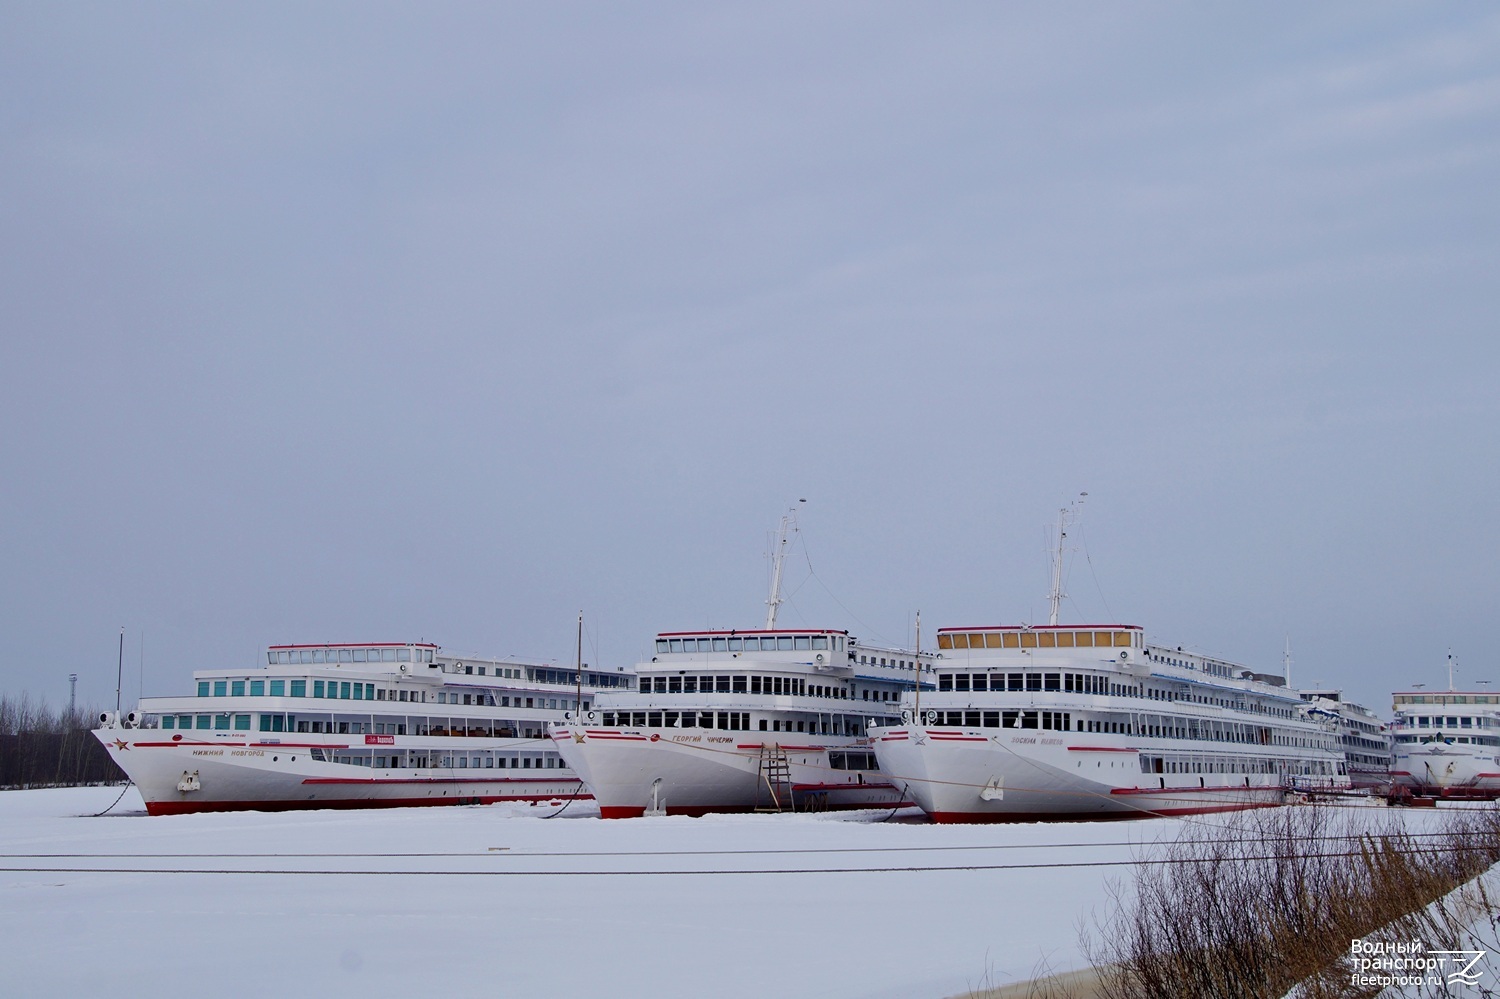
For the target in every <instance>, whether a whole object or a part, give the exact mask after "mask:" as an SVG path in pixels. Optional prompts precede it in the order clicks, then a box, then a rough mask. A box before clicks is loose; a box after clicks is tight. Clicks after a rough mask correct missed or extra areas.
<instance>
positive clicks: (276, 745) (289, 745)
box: [130, 742, 349, 749]
mask: <svg viewBox="0 0 1500 999" xmlns="http://www.w3.org/2000/svg"><path fill="white" fill-rule="evenodd" d="M130 745H131V746H139V747H142V748H147V749H171V748H173V747H177V748H180V749H188V748H201V747H203V746H210V747H212V748H214V749H348V748H349V744H348V743H340V744H337V745H335V744H334V743H331V742H132V743H131V744H130Z"/></svg>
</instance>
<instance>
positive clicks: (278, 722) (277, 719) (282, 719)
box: [271, 715, 286, 732]
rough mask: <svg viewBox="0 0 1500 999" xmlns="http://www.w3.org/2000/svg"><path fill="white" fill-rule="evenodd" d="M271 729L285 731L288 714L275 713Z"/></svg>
mask: <svg viewBox="0 0 1500 999" xmlns="http://www.w3.org/2000/svg"><path fill="white" fill-rule="evenodd" d="M271 731H272V732H284V731H286V716H285V715H274V716H273V717H272V718H271Z"/></svg>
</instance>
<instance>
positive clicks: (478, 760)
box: [311, 748, 566, 770]
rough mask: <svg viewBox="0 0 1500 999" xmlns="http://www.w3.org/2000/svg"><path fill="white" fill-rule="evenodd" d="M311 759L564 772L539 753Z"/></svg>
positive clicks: (331, 754) (326, 755)
mask: <svg viewBox="0 0 1500 999" xmlns="http://www.w3.org/2000/svg"><path fill="white" fill-rule="evenodd" d="M311 756H312V758H313V759H315V760H321V761H323V762H325V763H346V764H349V765H350V766H356V767H374V768H376V769H381V770H386V769H390V770H399V769H402V768H404V767H410V768H418V769H426V768H427V767H429V766H431V767H439V768H442V769H446V770H495V769H499V770H507V769H509V770H563V769H566V764H564V763H563V761H562V758H561V757H560V756H558V755H557V754H556V753H540V754H533V755H530V756H519V755H517V756H511V755H504V754H491V753H466V754H452V753H450V754H446V755H433V756H428V755H426V754H424V753H407V754H405V755H401V754H392V755H377V754H375V753H371V752H364V753H358V752H356V753H340V752H336V751H329V750H325V749H316V748H315V749H313V750H312V751H311Z"/></svg>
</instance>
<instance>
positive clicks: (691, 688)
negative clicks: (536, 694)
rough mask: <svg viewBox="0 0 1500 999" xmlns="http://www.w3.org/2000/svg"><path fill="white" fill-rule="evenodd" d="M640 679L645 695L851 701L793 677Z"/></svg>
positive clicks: (885, 694)
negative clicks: (766, 695) (702, 695)
mask: <svg viewBox="0 0 1500 999" xmlns="http://www.w3.org/2000/svg"><path fill="white" fill-rule="evenodd" d="M640 680H641V692H642V693H644V694H770V695H771V696H773V697H776V696H783V695H785V696H791V697H827V698H833V699H836V700H848V699H849V688H847V687H834V686H829V685H827V684H818V683H811V684H810V683H808V682H807V681H806V680H804V679H802V678H801V677H793V676H764V677H763V676H738V675H734V676H722V675H721V676H643V677H641V678H640ZM900 697H901V693H900V691H896V690H877V691H875V696H874V697H873V698H872V697H871V696H870V690H869V688H865V690H864V699H865V700H867V701H869V700H876V701H896V700H899V699H900ZM585 706H587V705H585Z"/></svg>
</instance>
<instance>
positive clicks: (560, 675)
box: [479, 666, 630, 688]
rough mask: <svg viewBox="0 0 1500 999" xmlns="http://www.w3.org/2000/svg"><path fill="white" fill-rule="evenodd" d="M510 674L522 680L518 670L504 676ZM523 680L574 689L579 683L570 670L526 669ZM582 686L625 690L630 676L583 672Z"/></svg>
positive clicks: (574, 672)
mask: <svg viewBox="0 0 1500 999" xmlns="http://www.w3.org/2000/svg"><path fill="white" fill-rule="evenodd" d="M511 673H514V674H515V676H516V679H518V680H519V679H522V677H521V671H520V670H507V671H506V673H505V675H506V676H510V675H511ZM499 674H500V671H499V670H498V669H497V670H495V675H496V676H498V675H499ZM479 675H480V676H483V675H484V667H483V666H481V667H479ZM525 679H527V680H534V681H536V682H537V683H556V684H566V685H568V686H575V687H576V686H578V685H579V682H580V681H579V676H578V671H577V670H571V669H566V670H564V669H540V668H536V669H528V670H527V671H526V677H525ZM582 685H583V686H585V687H625V688H629V686H630V676H629V674H626V673H593V672H585V673H584V674H583V679H582Z"/></svg>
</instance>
